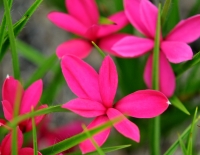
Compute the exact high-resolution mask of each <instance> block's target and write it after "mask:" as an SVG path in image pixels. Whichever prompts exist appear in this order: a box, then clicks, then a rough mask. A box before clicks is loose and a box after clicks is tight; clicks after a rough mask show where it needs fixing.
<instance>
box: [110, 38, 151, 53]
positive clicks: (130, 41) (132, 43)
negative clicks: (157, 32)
mask: <svg viewBox="0 0 200 155" xmlns="http://www.w3.org/2000/svg"><path fill="white" fill-rule="evenodd" d="M153 46H154V41H153V40H151V39H146V38H139V37H135V36H127V37H124V38H122V39H121V40H119V41H118V42H117V43H116V44H114V46H113V47H112V50H114V51H115V52H116V53H117V54H119V55H120V56H122V57H138V56H141V55H143V54H145V53H146V52H148V51H149V50H151V49H152V48H153Z"/></svg>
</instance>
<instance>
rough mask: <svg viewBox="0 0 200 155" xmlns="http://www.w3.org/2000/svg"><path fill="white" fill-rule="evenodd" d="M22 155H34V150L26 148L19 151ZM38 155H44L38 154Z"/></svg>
mask: <svg viewBox="0 0 200 155" xmlns="http://www.w3.org/2000/svg"><path fill="white" fill-rule="evenodd" d="M19 154H20V155H34V150H33V149H32V148H29V147H26V148H22V149H20V150H19ZM38 155H42V154H41V153H40V152H38Z"/></svg>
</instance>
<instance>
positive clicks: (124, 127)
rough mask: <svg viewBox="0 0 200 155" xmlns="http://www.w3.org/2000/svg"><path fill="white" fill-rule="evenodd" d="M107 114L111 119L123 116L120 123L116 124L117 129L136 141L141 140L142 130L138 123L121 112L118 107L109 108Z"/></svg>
mask: <svg viewBox="0 0 200 155" xmlns="http://www.w3.org/2000/svg"><path fill="white" fill-rule="evenodd" d="M107 115H108V118H109V119H110V120H111V119H113V118H115V117H120V116H121V117H122V118H123V119H122V121H120V122H119V123H116V124H114V127H115V129H116V130H117V131H118V132H120V133H121V134H122V135H124V136H125V137H127V138H130V139H132V140H134V141H136V142H139V141H140V131H139V129H138V127H137V125H135V124H134V123H132V122H131V121H129V120H128V119H127V118H126V117H125V116H124V115H123V114H122V113H121V112H119V111H118V110H117V109H114V108H109V109H108V111H107Z"/></svg>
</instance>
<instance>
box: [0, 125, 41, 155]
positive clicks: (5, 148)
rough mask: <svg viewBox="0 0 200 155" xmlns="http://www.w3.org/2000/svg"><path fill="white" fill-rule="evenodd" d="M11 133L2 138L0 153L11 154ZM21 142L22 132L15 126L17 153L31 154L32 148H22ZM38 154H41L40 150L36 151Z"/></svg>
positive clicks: (3, 154) (22, 154) (32, 152)
mask: <svg viewBox="0 0 200 155" xmlns="http://www.w3.org/2000/svg"><path fill="white" fill-rule="evenodd" d="M11 137H12V136H11V133H9V134H8V135H6V136H5V138H4V139H3V140H2V143H1V146H0V154H2V155H11V150H12V148H11ZM22 144H23V134H22V132H21V130H20V129H19V127H17V146H18V154H19V155H33V154H34V151H33V149H32V148H29V147H26V148H22ZM38 155H42V154H41V153H40V152H38Z"/></svg>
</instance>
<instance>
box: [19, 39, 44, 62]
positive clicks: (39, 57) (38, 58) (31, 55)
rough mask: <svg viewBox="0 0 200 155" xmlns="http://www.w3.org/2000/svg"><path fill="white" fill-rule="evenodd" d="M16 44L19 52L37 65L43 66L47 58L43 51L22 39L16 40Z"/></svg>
mask: <svg viewBox="0 0 200 155" xmlns="http://www.w3.org/2000/svg"><path fill="white" fill-rule="evenodd" d="M16 45H17V51H18V53H20V54H21V55H22V56H23V57H24V58H26V59H27V60H29V61H30V62H32V63H34V64H35V65H37V66H41V65H42V64H43V61H44V60H45V59H46V58H45V56H44V55H43V54H42V53H41V52H39V51H37V50H36V49H34V48H33V47H31V46H30V45H28V44H26V43H24V42H23V41H21V40H16Z"/></svg>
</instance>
